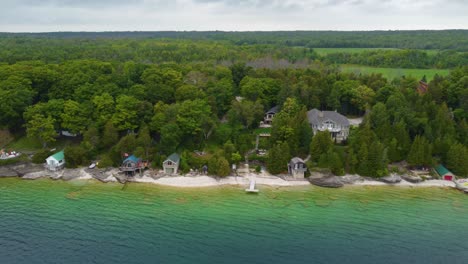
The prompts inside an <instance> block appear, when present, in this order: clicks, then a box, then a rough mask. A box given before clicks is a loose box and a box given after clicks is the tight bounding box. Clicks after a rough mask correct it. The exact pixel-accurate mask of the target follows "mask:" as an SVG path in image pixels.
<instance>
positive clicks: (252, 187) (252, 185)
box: [245, 175, 258, 193]
mask: <svg viewBox="0 0 468 264" xmlns="http://www.w3.org/2000/svg"><path fill="white" fill-rule="evenodd" d="M255 179H256V176H255V175H253V176H250V186H249V188H248V189H245V191H246V192H248V193H258V189H255Z"/></svg>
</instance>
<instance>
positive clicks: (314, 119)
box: [307, 109, 349, 126]
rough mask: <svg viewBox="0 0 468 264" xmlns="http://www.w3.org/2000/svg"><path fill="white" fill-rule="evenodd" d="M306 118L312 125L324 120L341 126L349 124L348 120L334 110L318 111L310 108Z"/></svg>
mask: <svg viewBox="0 0 468 264" xmlns="http://www.w3.org/2000/svg"><path fill="white" fill-rule="evenodd" d="M307 119H308V120H309V123H310V124H312V125H320V124H321V123H323V122H324V121H326V120H331V121H333V122H335V123H337V124H338V125H341V126H349V120H348V119H347V118H346V117H345V116H343V115H341V114H340V113H338V112H335V111H319V110H317V109H312V110H310V111H309V112H307Z"/></svg>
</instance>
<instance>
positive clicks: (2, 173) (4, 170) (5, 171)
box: [0, 166, 19, 177]
mask: <svg viewBox="0 0 468 264" xmlns="http://www.w3.org/2000/svg"><path fill="white" fill-rule="evenodd" d="M18 176H19V175H18V173H17V172H16V171H14V170H12V169H10V168H9V167H6V166H3V167H0V177H18Z"/></svg>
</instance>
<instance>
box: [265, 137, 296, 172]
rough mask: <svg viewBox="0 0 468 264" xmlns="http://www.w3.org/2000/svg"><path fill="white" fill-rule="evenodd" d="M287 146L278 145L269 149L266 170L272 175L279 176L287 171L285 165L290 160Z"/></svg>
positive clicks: (283, 143)
mask: <svg viewBox="0 0 468 264" xmlns="http://www.w3.org/2000/svg"><path fill="white" fill-rule="evenodd" d="M289 153H290V151H289V145H288V143H286V142H282V143H278V144H276V145H275V146H274V147H272V148H271V149H270V151H269V152H268V157H267V166H268V170H269V171H270V172H271V173H272V174H279V173H282V172H286V171H287V168H288V167H287V164H288V162H289V160H290V158H291V156H290V154H289Z"/></svg>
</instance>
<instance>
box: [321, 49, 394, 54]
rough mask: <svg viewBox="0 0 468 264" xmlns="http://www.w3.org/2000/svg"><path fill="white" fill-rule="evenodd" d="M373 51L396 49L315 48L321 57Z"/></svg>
mask: <svg viewBox="0 0 468 264" xmlns="http://www.w3.org/2000/svg"><path fill="white" fill-rule="evenodd" d="M371 50H395V49H394V48H314V51H315V52H317V53H318V54H319V55H320V56H325V55H328V54H332V53H342V52H343V53H361V52H364V51H371Z"/></svg>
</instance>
